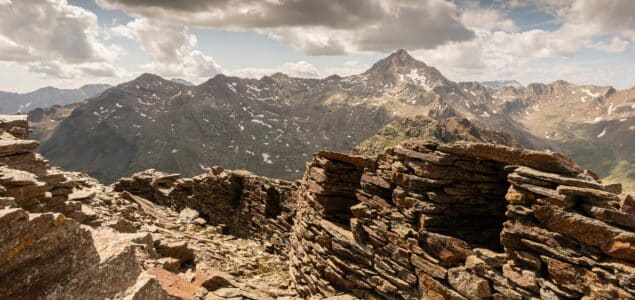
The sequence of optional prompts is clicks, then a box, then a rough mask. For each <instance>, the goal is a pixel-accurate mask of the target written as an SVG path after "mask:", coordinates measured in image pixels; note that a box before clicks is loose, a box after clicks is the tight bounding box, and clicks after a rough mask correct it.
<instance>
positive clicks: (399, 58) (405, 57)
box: [367, 49, 427, 73]
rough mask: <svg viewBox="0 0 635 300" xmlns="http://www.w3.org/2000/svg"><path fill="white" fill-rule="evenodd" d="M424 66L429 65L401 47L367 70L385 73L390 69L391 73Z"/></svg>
mask: <svg viewBox="0 0 635 300" xmlns="http://www.w3.org/2000/svg"><path fill="white" fill-rule="evenodd" d="M424 67H427V65H426V64H425V63H423V62H422V61H419V60H416V59H415V58H414V57H412V56H410V54H409V53H408V52H407V51H406V50H403V49H399V50H397V51H395V52H393V53H392V54H390V55H389V56H388V57H386V58H384V59H382V60H380V61H378V62H376V63H375V64H374V65H373V66H372V67H371V68H370V69H369V70H368V71H367V72H369V73H377V72H381V73H384V72H386V71H388V72H390V73H399V71H400V70H401V71H404V70H407V71H409V70H410V69H412V68H424Z"/></svg>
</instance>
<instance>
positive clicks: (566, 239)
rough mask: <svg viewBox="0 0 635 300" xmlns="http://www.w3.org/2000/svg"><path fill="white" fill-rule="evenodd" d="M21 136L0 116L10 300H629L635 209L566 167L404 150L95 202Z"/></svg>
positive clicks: (481, 153) (496, 149) (22, 127)
mask: <svg viewBox="0 0 635 300" xmlns="http://www.w3.org/2000/svg"><path fill="white" fill-rule="evenodd" d="M415 121H417V120H415ZM418 121H421V122H434V121H430V120H425V119H423V120H418ZM459 121H460V119H459V120H457V122H459ZM466 124H467V125H466ZM464 125H465V126H467V127H466V128H470V127H469V124H468V123H464ZM459 128H461V127H459ZM459 132H460V131H459ZM28 133H29V126H28V123H27V121H26V119H25V118H23V117H22V118H21V117H16V116H1V117H0V225H2V226H1V227H0V228H2V229H1V230H0V241H1V243H0V298H3V299H5V298H7V299H31V298H51V299H58V298H69V297H70V298H81V299H87V298H89V299H103V298H117V299H121V298H123V299H274V298H277V299H296V298H297V299H307V298H313V299H356V298H359V299H422V298H423V299H483V298H486V299H490V298H493V299H536V298H541V299H573V298H576V299H578V298H584V299H635V285H634V284H633V282H635V200H634V199H633V197H632V195H628V194H626V193H623V192H622V186H621V185H620V184H610V183H604V182H602V181H600V180H598V178H597V176H596V175H595V174H594V173H593V172H591V171H588V170H585V169H583V168H582V167H580V166H579V165H578V164H577V163H576V162H575V161H573V160H572V159H570V158H568V157H565V156H563V155H561V154H559V153H555V152H546V151H534V150H525V149H522V148H517V147H510V146H505V145H500V144H492V143H485V142H482V141H453V142H449V143H445V142H443V141H442V140H440V138H438V139H436V140H405V141H404V142H402V143H400V144H398V145H395V146H394V147H388V148H386V149H384V150H383V151H382V152H381V153H379V154H348V153H340V152H331V151H320V152H317V153H316V154H314V155H313V156H312V159H308V160H309V162H308V163H307V164H306V168H305V170H304V171H303V174H304V175H303V177H302V179H301V180H299V181H296V182H289V181H285V180H279V179H271V178H267V177H262V176H258V175H254V174H252V173H250V172H248V171H244V170H226V169H224V168H222V167H218V166H215V167H212V168H210V170H209V171H208V172H206V173H203V174H200V175H197V176H194V177H191V178H188V177H183V176H182V175H180V174H174V173H164V172H160V171H156V170H146V171H143V172H139V173H136V174H133V175H132V176H130V177H127V178H122V179H119V180H117V181H116V182H115V183H114V184H113V185H111V186H104V185H102V184H100V183H99V182H98V181H96V180H95V179H93V178H91V177H88V176H87V175H85V174H82V173H76V172H67V171H64V170H61V169H57V168H54V167H51V166H50V165H49V164H48V162H47V161H46V160H45V159H43V158H42V157H41V156H40V155H39V154H37V153H35V152H34V151H35V150H36V148H37V147H38V143H37V142H36V141H33V140H28V139H27V138H28Z"/></svg>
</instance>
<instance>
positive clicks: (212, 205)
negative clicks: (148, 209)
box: [114, 166, 294, 253]
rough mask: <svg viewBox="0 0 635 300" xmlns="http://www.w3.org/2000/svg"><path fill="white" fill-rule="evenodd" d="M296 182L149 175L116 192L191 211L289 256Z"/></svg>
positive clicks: (229, 175) (220, 173)
mask: <svg viewBox="0 0 635 300" xmlns="http://www.w3.org/2000/svg"><path fill="white" fill-rule="evenodd" d="M292 189H294V185H293V184H292V183H291V182H288V181H284V180H278V179H270V178H266V177H261V176H256V175H254V174H252V173H249V172H247V171H241V170H237V171H231V170H224V169H223V168H221V167H218V166H215V167H214V168H212V171H210V172H208V173H204V174H201V175H198V176H195V177H193V178H183V177H182V176H181V175H179V174H165V173H162V172H158V171H155V170H152V169H150V170H146V171H142V172H139V173H135V174H133V175H132V176H131V177H130V178H123V179H120V180H119V181H118V182H116V183H115V184H114V190H115V191H118V192H123V191H127V192H129V193H132V194H134V195H137V196H140V197H143V198H145V199H148V200H150V201H152V202H154V203H157V204H159V205H164V206H169V207H172V208H174V209H176V210H182V209H184V208H186V207H187V208H191V209H194V210H196V211H197V212H199V213H201V215H202V216H203V217H205V218H206V219H207V222H208V223H210V224H214V225H224V226H225V228H226V231H227V233H230V234H234V235H237V236H241V237H255V238H259V239H262V240H266V241H269V242H270V243H271V245H272V246H273V247H274V248H275V249H276V250H278V252H281V253H283V250H284V249H286V246H287V241H288V239H289V233H290V232H291V227H292V225H293V216H294V203H293V200H294V199H293V197H292V195H291V192H292Z"/></svg>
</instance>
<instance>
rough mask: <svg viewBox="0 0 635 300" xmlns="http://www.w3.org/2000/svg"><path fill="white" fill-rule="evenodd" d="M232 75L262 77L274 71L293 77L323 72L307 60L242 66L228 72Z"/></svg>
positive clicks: (303, 76) (305, 76)
mask: <svg viewBox="0 0 635 300" xmlns="http://www.w3.org/2000/svg"><path fill="white" fill-rule="evenodd" d="M227 73H228V74H229V75H231V76H238V77H245V78H261V77H263V76H268V75H272V74H274V73H284V74H287V75H289V76H291V77H302V78H318V77H320V76H321V75H322V74H321V73H320V71H319V70H318V69H317V68H316V67H315V66H314V65H312V64H310V63H308V62H306V61H298V62H287V63H284V64H282V65H280V66H278V67H275V68H242V69H236V70H230V71H228V72H227Z"/></svg>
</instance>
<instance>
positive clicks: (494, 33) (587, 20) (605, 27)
mask: <svg viewBox="0 0 635 300" xmlns="http://www.w3.org/2000/svg"><path fill="white" fill-rule="evenodd" d="M602 3H604V2H601V1H591V0H578V1H559V2H550V3H544V4H542V3H540V2H536V3H532V4H534V5H536V6H537V7H539V8H540V9H543V10H544V11H545V12H549V13H551V14H553V15H554V16H555V18H557V19H558V20H559V21H558V22H561V23H562V24H561V25H560V26H559V27H557V28H556V29H554V30H551V31H549V30H543V29H533V30H526V31H522V32H518V31H517V29H518V28H516V27H515V26H514V27H509V26H507V25H504V24H506V20H507V19H506V18H505V17H504V15H503V14H502V13H501V12H500V11H497V10H493V9H480V8H470V9H466V10H464V13H463V14H462V16H461V20H462V22H464V24H466V25H467V26H468V27H469V28H471V29H472V30H474V32H475V33H476V38H475V39H473V40H470V41H463V42H452V43H448V44H445V45H441V46H438V47H436V48H434V49H422V50H418V51H415V52H414V53H413V55H414V56H415V57H417V58H419V59H421V60H424V61H426V62H428V63H430V64H432V65H435V66H437V67H439V68H440V69H441V70H443V71H444V73H446V74H447V75H448V76H449V77H450V78H452V79H455V80H487V79H498V78H504V79H519V80H524V81H528V80H535V79H537V77H536V76H531V75H530V74H529V69H528V68H531V67H532V66H536V65H537V64H538V65H540V63H541V62H542V61H545V60H552V59H558V60H564V61H566V60H567V59H569V58H570V57H573V56H574V55H575V54H577V53H579V51H580V50H582V49H586V48H594V49H598V50H601V51H606V52H623V51H626V50H627V49H628V47H629V45H630V43H629V41H628V40H627V39H625V38H620V36H623V37H629V36H630V32H631V31H632V28H634V27H635V26H629V25H632V22H633V18H632V16H633V15H635V11H634V8H633V7H635V1H630V0H612V1H606V5H607V7H606V8H604V9H603V8H602V6H603V5H602ZM506 4H510V3H509V2H508V3H506ZM513 5H516V4H513V3H512V6H513ZM517 5H527V3H526V2H522V3H518V4H517ZM628 16H631V17H630V18H629V17H628ZM512 24H513V22H512ZM505 27H507V28H505ZM607 36H608V40H607V39H606V37H607ZM599 38H602V41H601V42H597V41H595V40H597V39H599ZM540 66H542V67H544V68H545V73H548V74H546V75H553V74H559V75H561V76H568V77H563V78H578V79H580V76H587V77H588V78H592V77H593V76H592V75H590V74H593V72H592V71H590V72H589V73H587V74H586V75H580V74H576V73H575V72H577V71H580V70H579V68H576V71H574V72H571V73H563V72H560V71H563V70H564V69H563V70H559V72H555V71H554V70H553V69H555V67H552V66H550V65H540ZM563 66H566V68H565V69H568V70H570V69H572V67H571V65H569V64H566V65H563ZM533 70H534V71H533V72H534V74H535V73H536V70H535V69H533ZM574 74H575V76H574ZM510 76H513V77H510ZM545 78H552V76H545Z"/></svg>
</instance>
